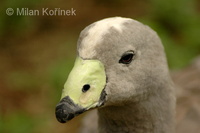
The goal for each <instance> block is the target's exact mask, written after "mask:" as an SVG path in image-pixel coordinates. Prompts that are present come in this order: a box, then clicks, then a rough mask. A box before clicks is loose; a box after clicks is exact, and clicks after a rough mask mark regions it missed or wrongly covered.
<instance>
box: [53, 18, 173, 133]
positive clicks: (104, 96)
mask: <svg viewBox="0 0 200 133" xmlns="http://www.w3.org/2000/svg"><path fill="white" fill-rule="evenodd" d="M175 91H176V90H175V86H174V83H173V81H172V79H171V76H170V73H169V69H168V65H167V60H166V55H165V51H164V47H163V45H162V42H161V40H160V38H159V37H158V35H157V34H156V32H155V31H153V30H152V29H151V28H150V27H148V26H146V25H144V24H142V23H140V22H138V21H136V20H133V19H130V18H122V17H113V18H106V19H103V20H100V21H97V22H95V23H93V24H91V25H89V26H87V27H86V28H85V29H84V30H83V31H82V32H81V33H80V37H79V39H78V43H77V59H76V63H75V65H74V68H73V70H72V72H71V73H70V75H69V77H68V80H67V82H66V84H65V86H64V89H63V93H62V98H61V101H60V102H59V103H58V105H57V106H56V117H57V119H58V121H60V122H62V123H64V122H67V121H69V120H71V119H72V118H74V117H75V116H77V115H79V114H81V113H83V112H85V111H87V110H91V109H97V110H96V111H93V114H92V115H90V116H88V118H86V119H87V120H86V121H87V122H89V121H90V122H91V121H92V123H95V125H96V126H98V128H97V127H96V126H93V128H89V127H88V128H86V129H83V130H82V132H84V133H86V132H87V133H89V132H92V133H94V132H98V133H174V132H175V105H176V96H175ZM97 117H98V119H97ZM97 121H98V122H97ZM87 126H89V125H87ZM97 129H98V130H97Z"/></svg>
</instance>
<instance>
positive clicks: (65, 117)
mask: <svg viewBox="0 0 200 133" xmlns="http://www.w3.org/2000/svg"><path fill="white" fill-rule="evenodd" d="M74 117H75V114H74V113H69V112H67V110H65V109H63V108H60V106H58V107H56V118H57V120H58V121H59V122H60V123H66V122H67V121H69V120H71V119H73V118H74Z"/></svg>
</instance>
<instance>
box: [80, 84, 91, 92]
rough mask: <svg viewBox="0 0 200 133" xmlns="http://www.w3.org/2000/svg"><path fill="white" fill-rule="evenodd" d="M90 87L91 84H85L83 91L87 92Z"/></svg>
mask: <svg viewBox="0 0 200 133" xmlns="http://www.w3.org/2000/svg"><path fill="white" fill-rule="evenodd" d="M89 89H90V85H89V84H85V85H84V86H83V88H82V92H87V91H88V90H89Z"/></svg>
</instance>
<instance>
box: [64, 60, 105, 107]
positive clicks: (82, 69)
mask: <svg viewBox="0 0 200 133" xmlns="http://www.w3.org/2000/svg"><path fill="white" fill-rule="evenodd" d="M86 84H88V85H90V89H89V90H88V91H87V92H82V88H83V86H84V85H86ZM105 85H106V74H105V68H104V65H103V64H102V63H101V62H100V61H99V60H83V59H81V58H80V57H77V58H76V61H75V64H74V67H73V69H72V71H71V72H70V74H69V76H68V79H67V81H66V83H65V85H64V89H63V92H62V96H61V98H64V97H65V96H69V97H70V98H71V99H72V101H73V102H74V103H75V104H78V105H79V106H81V107H83V108H85V109H89V108H94V107H96V106H97V105H98V102H99V99H100V97H101V92H102V91H103V89H104V87H105Z"/></svg>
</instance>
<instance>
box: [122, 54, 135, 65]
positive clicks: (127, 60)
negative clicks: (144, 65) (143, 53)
mask: <svg viewBox="0 0 200 133" xmlns="http://www.w3.org/2000/svg"><path fill="white" fill-rule="evenodd" d="M134 55H135V54H134V52H133V51H129V52H126V53H125V54H123V55H122V57H121V59H120V60H119V63H123V64H129V63H131V61H132V59H133V56H134Z"/></svg>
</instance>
